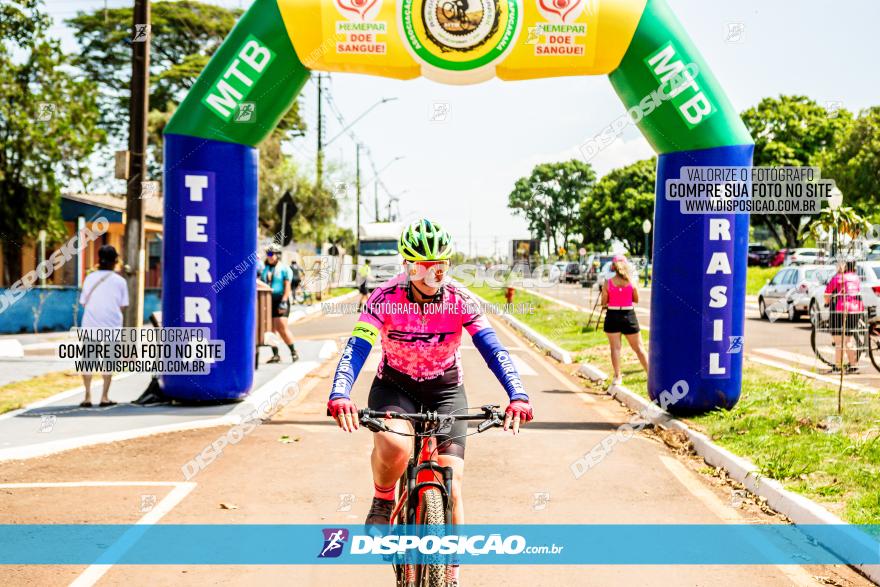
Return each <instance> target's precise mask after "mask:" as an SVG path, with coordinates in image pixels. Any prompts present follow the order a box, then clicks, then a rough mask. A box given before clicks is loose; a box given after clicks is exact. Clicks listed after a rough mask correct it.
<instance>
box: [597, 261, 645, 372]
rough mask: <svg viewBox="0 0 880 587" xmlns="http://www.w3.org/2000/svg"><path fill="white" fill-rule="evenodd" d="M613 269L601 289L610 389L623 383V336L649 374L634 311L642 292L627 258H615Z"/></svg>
mask: <svg viewBox="0 0 880 587" xmlns="http://www.w3.org/2000/svg"><path fill="white" fill-rule="evenodd" d="M611 268H612V269H614V276H613V277H612V278H611V279H609V280H608V281H607V282H605V286H604V287H603V288H602V307H603V308H605V309H606V312H605V334H606V336H608V344H609V345H610V346H611V365H612V367H614V379H613V380H612V382H611V385H620V384H621V383H622V382H623V378H622V377H621V375H620V349H621V347H622V346H623V343H622V341H621V335H623V336H626V340H627V342H629V346H630V347H632V350H634V351H635V353H636V356H637V357H638V358H639V362H640V363H641V364H642V367H644V369H645V371H647V370H648V359H647V357H646V356H645V352H644V351H643V350H642V338H641V336H640V335H639V320H638V318H636V311H635V309H634V307H633V304H637V303H639V290H638V288H637V287H636V285H635V284H634V283H633V280H632V278H631V277H630V274H629V265H628V264H627V261H626V257H624V256H623V255H617V256H615V257H614V259H613V260H612V262H611Z"/></svg>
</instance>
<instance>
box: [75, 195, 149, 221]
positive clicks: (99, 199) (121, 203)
mask: <svg viewBox="0 0 880 587" xmlns="http://www.w3.org/2000/svg"><path fill="white" fill-rule="evenodd" d="M61 198H62V199H65V200H71V201H74V202H80V203H82V204H89V205H92V206H98V207H99V208H106V209H108V210H113V211H115V212H125V194H82V193H79V194H73V193H66V194H61ZM144 215H145V216H146V217H147V218H148V219H149V220H152V221H154V222H162V217H163V205H162V196H161V195H156V196H155V197H152V198H146V197H145V198H144Z"/></svg>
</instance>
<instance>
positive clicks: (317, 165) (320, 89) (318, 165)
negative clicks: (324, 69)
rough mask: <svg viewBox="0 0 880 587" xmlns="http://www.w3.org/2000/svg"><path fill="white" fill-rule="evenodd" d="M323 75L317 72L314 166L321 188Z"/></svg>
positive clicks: (317, 181) (322, 161)
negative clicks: (316, 141) (316, 126)
mask: <svg viewBox="0 0 880 587" xmlns="http://www.w3.org/2000/svg"><path fill="white" fill-rule="evenodd" d="M323 79H324V77H323V75H321V74H320V73H319V74H318V157H317V159H316V161H315V168H316V169H317V172H318V176H317V180H316V182H315V183H316V184H317V187H318V189H321V182H322V181H323V180H324V108H323V102H324V99H323V93H324V88H323V84H322V81H323Z"/></svg>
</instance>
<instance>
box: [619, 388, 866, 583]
mask: <svg viewBox="0 0 880 587" xmlns="http://www.w3.org/2000/svg"><path fill="white" fill-rule="evenodd" d="M608 394H609V395H610V396H611V397H613V398H614V399H616V400H617V401H619V402H620V403H622V404H623V405H625V406H626V407H628V408H629V409H631V410H633V411H634V412H637V413H639V414H641V415H642V417H644V418H646V419H647V420H648V421H650V422H651V423H652V424H653V425H655V426H660V427H661V428H665V429H667V430H678V431H680V432H683V433H684V434H686V435H687V437H688V440H690V442H691V444H692V445H693V447H694V451H696V453H697V454H698V455H700V456H701V457H703V460H705V461H706V463H708V464H709V465H712V466H714V467H718V468H722V469H724V470H726V471H727V473H728V474H729V476H730V478H731V479H734V480H735V481H738V482H739V483H741V484H742V485H743V487H745V488H746V489H748V490H749V491H750V492H752V493H753V494H755V495H758V496H760V497H763V498H764V499H766V500H767V505H768V506H770V507H771V508H773V509H774V510H775V511H777V512H779V513H781V514H783V515H784V516H786V517H787V518H788V519H789V520H791V521H792V522H793V523H794V524H795V525H809V524H815V525H819V524H821V525H829V526H836V525H841V526H849V524H847V523H846V522H844V521H843V520H841V519H840V518H838V517H837V516H835V515H834V514H832V513H831V512H829V511H828V510H827V509H825V508H824V507H822V506H821V505H819V504H818V503H816V502H814V501H812V500H810V499H807V498H806V497H804V496H802V495H798V494H797V493H794V492H791V491H789V490H787V489H785V488H784V487H783V486H782V484H781V483H779V482H778V481H776V480H774V479H768V478H767V477H764V476H763V475H761V473H760V471H759V470H758V467H756V466H755V464H754V463H752V462H751V461H749V460H747V459H744V458H743V457H740V456H737V455H735V454H733V453H732V452H730V451H729V450H727V449H725V448H722V447H720V446H718V445H717V444H715V443H714V442H712V441H711V440H710V439H709V438H708V437H707V436H706V435H705V434H702V433H700V432H697V431H695V430H692V429H691V428H690V427H689V426H688V425H687V424H685V423H684V422H682V421H681V420H678V419H676V418H674V417H673V416H671V415H670V414H669V413H668V412H665V411H663V410H661V409H660V408H659V407H658V406H657V405H656V404H654V403H653V402H651V401H648V400H647V399H645V398H643V397H642V396H640V395H637V394H635V393H633V392H632V391H631V390H629V389H628V388H626V387H624V386H622V385H616V386H612V387H610V388H609V389H608ZM824 546H825V548H826V549H828V550H830V551H832V552H838V553H846V552H859V551H864V549H865V548H871V547H873V548H876V543H874V542H872V541H871V540H870V539H869V538H868V537H867V535H866V536H865V542H860V541H858V540H855V539H854V538H853V536H852V533H851V532H841V533H840V536H839V539H838V541H835V544H833V545H824ZM849 566H851V567H855V568H857V569H858V570H859V571H860V572H861V573H863V574H864V575H865V576H866V577H868V578H869V579H871V580H872V581H874V582H875V583H880V565H849Z"/></svg>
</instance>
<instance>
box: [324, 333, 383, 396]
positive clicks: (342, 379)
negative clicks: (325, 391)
mask: <svg viewBox="0 0 880 587" xmlns="http://www.w3.org/2000/svg"><path fill="white" fill-rule="evenodd" d="M362 318H363V316H362ZM378 335H379V329H378V328H376V326H375V325H373V324H371V323H369V322H366V321H364V320H361V321H360V322H358V323H357V324H355V327H354V331H352V333H351V336H350V337H349V339H348V342H347V343H346V344H345V348H344V349H342V357H340V359H339V364H338V365H336V374H335V375H333V388H332V389H331V391H330V399H331V400H334V399H339V398H347V397H349V395H350V394H351V388H352V387H354V382H355V381H356V380H357V377H358V375H359V374H360V372H361V369H362V368H363V366H364V363H365V362H366V360H367V357H368V356H369V354H370V350H372V348H373V343H375V342H376V337H377V336H378Z"/></svg>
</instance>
